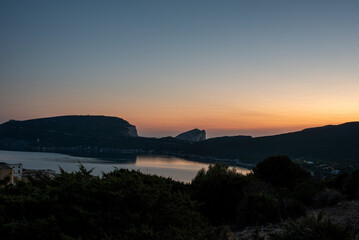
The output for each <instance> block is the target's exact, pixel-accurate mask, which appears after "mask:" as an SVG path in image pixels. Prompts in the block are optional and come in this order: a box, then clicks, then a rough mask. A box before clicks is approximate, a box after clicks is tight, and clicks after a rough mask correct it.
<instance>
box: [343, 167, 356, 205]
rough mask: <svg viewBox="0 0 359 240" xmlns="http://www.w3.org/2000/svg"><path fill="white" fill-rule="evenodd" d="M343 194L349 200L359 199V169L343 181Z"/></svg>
mask: <svg viewBox="0 0 359 240" xmlns="http://www.w3.org/2000/svg"><path fill="white" fill-rule="evenodd" d="M343 192H344V193H345V194H346V195H348V196H349V197H350V198H355V199H358V198H359V169H358V170H355V171H354V172H352V173H351V174H350V175H349V176H348V177H347V178H346V179H345V180H344V183H343Z"/></svg>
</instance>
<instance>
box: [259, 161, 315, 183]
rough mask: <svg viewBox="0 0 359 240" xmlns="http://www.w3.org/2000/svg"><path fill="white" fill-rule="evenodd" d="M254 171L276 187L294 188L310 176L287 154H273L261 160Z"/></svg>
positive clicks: (260, 177)
mask: <svg viewBox="0 0 359 240" xmlns="http://www.w3.org/2000/svg"><path fill="white" fill-rule="evenodd" d="M253 173H254V175H255V176H256V177H258V178H259V179H261V180H263V181H264V182H267V183H270V184H272V185H273V186H274V187H276V188H283V187H286V188H289V189H292V188H293V187H294V186H295V185H296V184H297V183H298V182H299V181H302V180H304V179H306V178H308V177H309V176H310V174H309V172H307V171H305V170H304V169H303V168H301V167H300V166H299V165H298V164H296V163H294V162H293V161H292V160H290V158H289V157H287V156H272V157H269V158H267V159H265V160H263V161H262V162H259V163H258V164H257V165H256V166H255V167H254V168H253Z"/></svg>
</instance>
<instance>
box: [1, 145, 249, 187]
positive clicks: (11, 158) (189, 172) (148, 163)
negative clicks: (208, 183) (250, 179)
mask: <svg viewBox="0 0 359 240" xmlns="http://www.w3.org/2000/svg"><path fill="white" fill-rule="evenodd" d="M0 162H6V163H22V164H23V167H24V168H25V169H51V170H55V171H56V172H58V173H59V172H60V167H61V168H62V169H64V170H65V171H67V172H73V171H77V170H78V168H79V162H81V163H82V164H83V165H84V166H85V167H86V168H87V169H92V168H93V169H94V170H93V172H92V173H93V174H94V175H98V176H100V175H101V174H102V172H105V173H107V172H110V171H113V170H114V169H115V168H116V167H117V168H125V169H129V170H140V171H141V172H143V173H148V174H156V175H159V176H163V177H171V178H172V179H174V180H178V181H183V182H190V181H191V180H192V179H193V178H194V177H195V176H196V174H197V172H198V171H199V170H200V169H202V168H205V169H207V168H208V165H209V164H206V163H201V162H195V161H189V160H186V159H183V158H178V157H170V156H152V155H138V156H133V157H130V158H129V157H126V158H120V157H118V158H107V159H100V158H88V157H75V156H70V155H66V154H59V153H45V152H17V151H1V150H0ZM236 169H237V171H238V172H241V173H243V174H246V173H248V172H249V171H250V170H248V169H246V168H240V167H236Z"/></svg>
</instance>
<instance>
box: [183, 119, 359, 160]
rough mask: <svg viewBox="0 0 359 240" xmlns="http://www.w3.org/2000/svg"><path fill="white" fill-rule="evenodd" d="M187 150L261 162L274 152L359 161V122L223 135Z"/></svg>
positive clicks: (300, 156) (314, 157) (308, 157)
mask: <svg viewBox="0 0 359 240" xmlns="http://www.w3.org/2000/svg"><path fill="white" fill-rule="evenodd" d="M185 151H186V152H188V153H192V154H198V155H203V156H215V157H218V158H238V159H240V160H242V161H245V162H259V161H260V160H262V159H264V158H266V157H267V156H271V155H288V156H290V157H292V158H306V159H307V160H310V159H313V160H325V161H335V162H337V161H340V162H359V122H350V123H345V124H341V125H335V126H334V125H330V126H324V127H318V128H310V129H305V130H303V131H299V132H293V133H287V134H280V135H275V136H267V137H257V138H252V137H244V136H237V137H222V138H213V139H208V140H206V141H202V142H199V143H194V144H192V145H189V146H188V147H187V149H186V150H185Z"/></svg>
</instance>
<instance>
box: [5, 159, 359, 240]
mask: <svg viewBox="0 0 359 240" xmlns="http://www.w3.org/2000/svg"><path fill="white" fill-rule="evenodd" d="M345 198H347V199H358V198H359V171H358V170H357V171H355V172H352V173H344V174H341V175H339V176H337V177H335V178H332V179H327V180H325V181H323V180H320V179H316V178H313V177H311V176H310V174H309V173H308V172H306V171H305V170H304V169H302V168H301V167H300V166H299V165H297V164H295V163H293V162H292V161H291V160H290V159H289V158H288V157H286V156H275V157H270V158H267V159H265V160H263V161H262V162H260V163H258V164H257V165H256V166H255V168H254V169H253V173H252V174H249V175H247V176H244V175H241V174H239V173H236V172H235V171H234V170H232V169H230V168H228V166H227V165H225V164H215V165H210V167H209V168H208V169H207V170H205V169H203V170H201V171H199V172H198V174H197V176H196V177H195V178H194V179H193V181H192V182H191V184H184V183H181V182H177V181H174V180H171V179H169V178H163V177H158V176H151V175H146V174H142V173H140V172H138V171H128V170H124V169H116V170H114V171H113V172H111V173H107V174H104V175H103V177H101V178H100V177H95V176H92V175H91V171H88V170H86V169H85V168H84V167H82V166H81V167H80V169H79V171H78V172H76V173H67V172H64V171H62V173H61V174H60V175H58V176H56V177H55V178H54V179H50V178H44V177H41V178H40V177H39V178H36V179H31V180H30V181H29V182H27V183H25V182H21V181H20V182H17V183H16V185H13V186H12V185H3V186H2V187H1V188H0V236H1V239H22V238H24V236H27V237H31V238H34V239H227V235H226V231H227V230H228V226H229V228H231V229H232V230H238V229H241V228H243V227H245V226H250V225H260V224H264V223H270V222H279V221H281V220H283V219H287V218H292V217H299V216H302V215H304V214H305V211H306V209H309V208H315V207H323V206H329V205H333V204H335V203H337V202H338V201H340V200H342V199H345ZM224 226H226V227H224ZM329 227H330V226H329ZM226 229H227V230H226ZM339 234H340V233H339Z"/></svg>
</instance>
